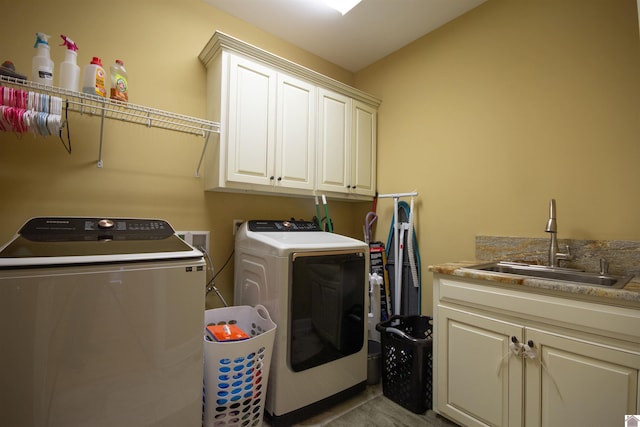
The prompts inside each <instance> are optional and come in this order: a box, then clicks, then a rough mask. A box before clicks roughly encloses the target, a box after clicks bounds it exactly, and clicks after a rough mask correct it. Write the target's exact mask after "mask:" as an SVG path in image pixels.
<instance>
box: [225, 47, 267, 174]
mask: <svg viewBox="0 0 640 427" xmlns="http://www.w3.org/2000/svg"><path fill="white" fill-rule="evenodd" d="M228 108H229V110H228V121H229V123H228V133H227V180H229V181H235V182H243V183H248V184H262V185H271V183H272V179H271V178H272V177H273V175H274V161H275V159H274V153H275V128H274V125H275V112H276V72H275V71H274V70H272V69H270V68H268V67H265V66H263V65H260V64H257V63H255V62H253V61H249V60H248V59H246V58H243V57H240V56H235V55H232V56H231V57H230V60H229V102H228Z"/></svg>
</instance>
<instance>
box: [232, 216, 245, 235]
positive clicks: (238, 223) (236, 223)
mask: <svg viewBox="0 0 640 427" xmlns="http://www.w3.org/2000/svg"><path fill="white" fill-rule="evenodd" d="M243 222H244V221H243V220H241V219H234V220H233V235H234V236H235V235H236V233H237V232H238V229H239V228H240V226H241V225H242V223H243Z"/></svg>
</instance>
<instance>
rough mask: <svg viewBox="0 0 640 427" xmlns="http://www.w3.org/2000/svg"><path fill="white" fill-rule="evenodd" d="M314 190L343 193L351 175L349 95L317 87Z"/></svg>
mask: <svg viewBox="0 0 640 427" xmlns="http://www.w3.org/2000/svg"><path fill="white" fill-rule="evenodd" d="M318 93H319V98H320V112H319V115H318V116H319V119H318V122H319V124H320V126H319V129H318V184H317V187H318V190H321V191H335V192H338V193H346V192H347V191H348V188H347V187H348V186H349V185H350V181H351V176H350V175H349V173H350V162H351V143H350V142H351V126H350V123H351V98H349V97H347V96H344V95H341V94H339V93H336V92H332V91H330V90H326V89H320V90H319V91H318Z"/></svg>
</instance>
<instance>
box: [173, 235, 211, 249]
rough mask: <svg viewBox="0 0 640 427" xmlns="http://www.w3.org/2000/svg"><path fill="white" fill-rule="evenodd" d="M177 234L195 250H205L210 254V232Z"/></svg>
mask: <svg viewBox="0 0 640 427" xmlns="http://www.w3.org/2000/svg"><path fill="white" fill-rule="evenodd" d="M176 234H177V235H178V237H180V238H181V239H182V240H184V241H185V242H187V243H188V244H190V245H191V246H193V247H194V248H196V249H197V248H204V250H205V251H207V252H209V241H210V238H209V236H210V233H209V232H208V231H176Z"/></svg>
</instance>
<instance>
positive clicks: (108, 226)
mask: <svg viewBox="0 0 640 427" xmlns="http://www.w3.org/2000/svg"><path fill="white" fill-rule="evenodd" d="M201 256H202V253H201V252H200V251H198V250H195V249H194V248H192V247H191V246H189V245H188V244H187V243H185V242H184V241H183V240H182V239H180V238H179V237H178V236H177V235H175V232H174V230H173V228H172V227H171V226H170V225H169V223H167V222H166V221H163V220H158V219H130V218H113V219H109V218H80V217H64V218H63V217H53V218H52V217H41V218H33V219H31V220H29V221H27V223H26V224H25V225H23V226H22V228H21V229H20V231H18V234H17V235H16V236H15V237H14V238H13V239H12V240H11V241H10V242H9V243H7V244H6V245H5V246H3V247H2V248H0V268H1V267H18V266H37V265H54V264H85V263H100V262H120V261H144V260H154V259H175V258H194V257H201Z"/></svg>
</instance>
